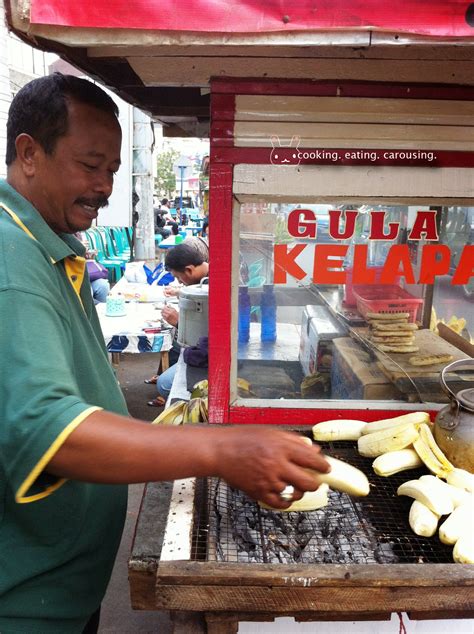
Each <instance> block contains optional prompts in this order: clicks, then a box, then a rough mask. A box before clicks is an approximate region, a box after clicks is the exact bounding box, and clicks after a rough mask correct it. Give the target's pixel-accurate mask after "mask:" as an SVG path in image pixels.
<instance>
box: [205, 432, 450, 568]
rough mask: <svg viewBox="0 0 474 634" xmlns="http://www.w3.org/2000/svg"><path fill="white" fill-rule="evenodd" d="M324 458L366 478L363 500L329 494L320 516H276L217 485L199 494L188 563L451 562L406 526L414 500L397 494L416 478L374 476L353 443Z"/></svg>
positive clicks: (331, 448)
mask: <svg viewBox="0 0 474 634" xmlns="http://www.w3.org/2000/svg"><path fill="white" fill-rule="evenodd" d="M320 444H321V445H322V447H323V450H324V452H325V453H327V454H328V455H331V456H334V457H335V458H340V459H341V460H345V461H346V462H349V463H350V464H352V465H354V466H355V467H358V468H359V469H361V470H362V471H363V472H364V473H365V474H366V475H367V477H368V478H369V481H370V485H371V492H370V495H368V496H367V497H366V498H351V497H350V496H349V495H347V494H345V493H339V492H337V491H331V492H330V494H329V504H328V506H327V507H325V508H323V509H320V510H318V511H311V512H304V513H279V512H275V511H269V510H266V509H261V508H260V507H259V506H258V504H256V503H255V502H254V501H253V500H251V499H250V498H248V497H247V496H246V495H245V494H244V493H242V492H241V491H237V490H234V489H232V488H230V487H228V486H227V484H226V483H225V482H223V481H222V480H218V479H216V478H209V479H207V480H205V479H203V480H201V481H200V482H199V485H198V487H197V495H196V503H195V509H194V510H195V518H194V531H193V557H194V558H195V559H199V560H208V561H222V562H236V563H245V562H248V563H271V564H277V563H282V564H300V563H313V564H314V563H332V564H340V563H344V564H371V563H382V564H389V563H452V561H453V559H452V547H451V546H446V545H445V544H442V543H441V542H440V541H439V539H438V536H437V535H434V536H433V537H419V536H417V535H415V534H414V533H413V532H412V530H411V528H410V526H409V524H408V514H409V510H410V506H411V503H412V500H411V499H410V498H407V497H398V496H397V488H398V487H399V485H400V484H402V483H403V482H406V481H407V480H410V479H413V478H418V477H420V476H421V475H423V474H424V473H426V471H425V470H422V469H417V470H415V469H412V470H410V471H404V472H402V473H398V474H395V475H393V476H390V477H389V478H383V477H380V476H377V475H376V474H375V473H374V472H373V470H372V460H371V459H368V458H363V457H362V456H360V455H359V453H358V451H357V447H356V445H355V444H354V443H352V442H338V443H320Z"/></svg>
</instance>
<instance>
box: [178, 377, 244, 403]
mask: <svg viewBox="0 0 474 634" xmlns="http://www.w3.org/2000/svg"><path fill="white" fill-rule="evenodd" d="M237 391H238V394H239V396H240V397H241V398H250V397H252V396H256V395H255V393H254V392H252V389H251V385H250V383H249V382H248V381H246V380H245V379H240V378H238V379H237ZM208 393H209V381H208V380H207V379H203V380H202V381H199V382H198V383H196V384H195V385H193V389H192V392H191V398H206V397H207V396H208Z"/></svg>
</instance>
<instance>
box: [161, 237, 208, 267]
mask: <svg viewBox="0 0 474 634" xmlns="http://www.w3.org/2000/svg"><path fill="white" fill-rule="evenodd" d="M205 261H206V260H205V259H204V257H203V255H202V254H201V253H199V251H198V250H197V249H195V248H194V247H192V246H191V245H189V244H185V243H184V242H183V243H182V244H178V245H177V246H176V247H173V248H172V249H170V250H169V251H168V253H167V254H166V258H165V266H166V268H167V269H168V271H179V272H182V271H184V269H185V268H186V267H187V266H190V265H194V266H199V265H200V264H202V263H203V262H205Z"/></svg>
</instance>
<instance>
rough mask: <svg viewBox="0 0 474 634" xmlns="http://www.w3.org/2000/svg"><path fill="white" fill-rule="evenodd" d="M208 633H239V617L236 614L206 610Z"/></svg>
mask: <svg viewBox="0 0 474 634" xmlns="http://www.w3.org/2000/svg"><path fill="white" fill-rule="evenodd" d="M205 617H206V623H207V634H237V632H238V631H239V618H238V616H237V615H235V614H219V613H215V612H206V614H205Z"/></svg>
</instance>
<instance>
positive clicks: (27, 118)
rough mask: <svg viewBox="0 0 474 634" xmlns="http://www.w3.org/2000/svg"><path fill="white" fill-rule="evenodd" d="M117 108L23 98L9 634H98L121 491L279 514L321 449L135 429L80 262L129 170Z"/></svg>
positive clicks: (13, 314) (10, 193) (8, 507)
mask: <svg viewBox="0 0 474 634" xmlns="http://www.w3.org/2000/svg"><path fill="white" fill-rule="evenodd" d="M120 143H121V134H120V126H119V123H118V120H117V109H116V106H115V104H114V102H113V101H112V100H111V99H110V98H109V97H108V96H107V95H106V94H105V93H104V92H103V91H102V90H101V89H99V88H98V87H97V86H95V85H94V84H92V83H90V82H87V81H84V80H80V79H77V78H75V77H69V76H63V75H60V74H55V75H52V76H49V77H44V78H40V79H36V80H34V81H33V82H30V83H29V84H27V85H26V86H25V87H24V88H23V89H22V90H21V91H20V92H19V93H18V94H17V95H16V97H15V98H14V100H13V102H12V104H11V107H10V112H9V119H8V125H7V156H6V163H7V166H8V172H7V180H6V181H0V259H1V263H0V323H1V327H0V350H1V355H2V364H1V367H0V632H1V633H2V634H10V633H13V632H23V633H28V634H39V633H46V634H48V633H54V632H57V633H61V634H69V633H71V634H72V633H78V634H79V633H81V632H88V633H91V632H94V631H96V629H97V622H98V618H97V614H98V609H99V607H100V602H101V600H102V597H103V595H104V592H105V589H106V585H107V583H108V579H109V576H110V572H111V569H112V566H113V561H114V557H115V554H116V550H117V547H118V544H119V540H120V536H121V531H122V525H123V521H124V515H125V509H126V496H127V489H126V486H125V485H126V484H127V483H132V482H146V481H153V480H161V479H163V480H170V479H175V478H184V477H190V476H206V475H216V476H219V477H222V478H224V479H225V480H226V481H227V482H228V483H229V484H230V485H231V486H235V487H237V488H240V489H242V490H243V491H245V492H246V493H248V494H249V495H250V496H252V497H253V498H255V499H261V500H263V501H264V502H266V503H267V504H269V505H271V506H275V507H278V508H286V507H287V506H288V504H289V503H290V502H288V501H284V500H283V499H282V498H281V497H280V493H281V491H282V490H283V489H284V488H285V486H286V485H287V484H290V485H292V486H293V487H294V489H295V493H294V499H299V498H300V497H301V495H302V492H303V491H305V490H313V489H315V488H316V484H315V481H314V479H313V478H312V477H311V476H310V475H308V473H307V471H305V468H313V469H315V470H319V471H327V470H328V468H329V467H328V465H327V462H326V461H325V460H324V458H323V457H322V456H321V455H320V454H319V450H318V448H315V447H313V448H311V447H307V445H306V444H305V443H303V442H301V439H299V437H298V436H296V435H295V434H288V433H284V432H281V431H277V430H268V429H260V428H258V427H248V426H242V427H235V428H220V429H218V428H217V429H216V428H214V429H209V428H196V427H194V426H193V427H191V426H189V427H188V426H184V427H179V428H176V427H171V428H170V427H161V426H151V425H149V424H146V423H144V422H142V421H138V420H133V419H130V418H128V417H127V409H126V405H125V402H124V399H123V396H122V393H121V391H120V389H119V387H118V385H117V382H116V380H115V377H114V374H113V372H112V370H111V368H110V365H109V363H108V359H107V354H106V351H105V347H104V342H103V338H102V334H101V332H100V328H99V322H98V319H97V314H96V312H95V308H94V305H93V301H92V297H91V292H90V285H89V282H88V278H87V276H85V275H84V271H85V260H84V257H83V256H84V247H83V246H82V244H81V243H80V242H79V241H77V240H76V239H75V238H74V236H73V235H72V234H73V233H75V232H77V231H83V230H85V229H87V228H88V227H90V225H91V223H92V222H93V221H94V220H95V219H96V218H97V215H98V211H99V209H100V207H102V206H104V205H105V204H107V199H108V197H109V196H110V194H111V192H112V186H113V177H114V173H115V172H116V171H117V169H118V167H119V165H120Z"/></svg>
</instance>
